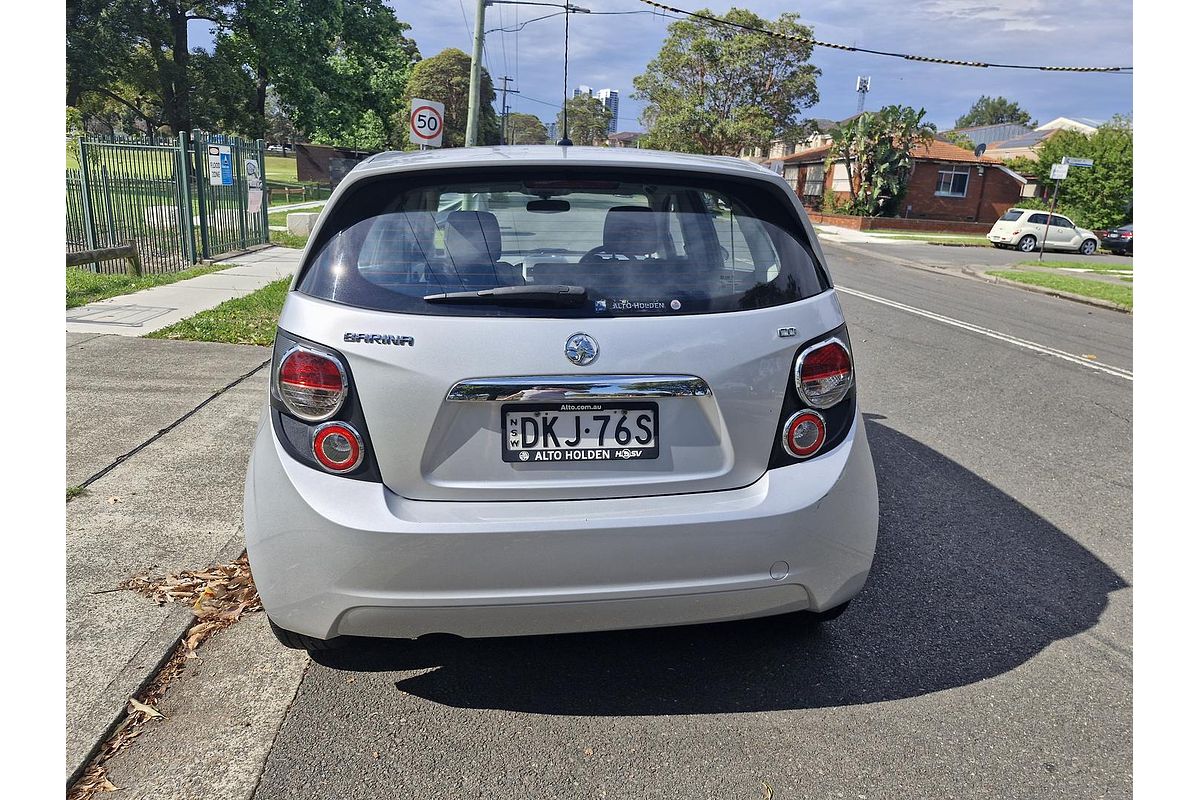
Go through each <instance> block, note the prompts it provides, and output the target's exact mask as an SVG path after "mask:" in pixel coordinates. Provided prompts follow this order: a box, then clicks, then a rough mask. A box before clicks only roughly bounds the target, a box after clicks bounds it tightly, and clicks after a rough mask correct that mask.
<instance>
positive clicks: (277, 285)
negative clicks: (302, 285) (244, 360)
mask: <svg viewBox="0 0 1200 800" xmlns="http://www.w3.org/2000/svg"><path fill="white" fill-rule="evenodd" d="M291 282H292V279H291V278H280V279H279V280H277V281H274V282H273V283H268V284H267V285H266V286H264V287H262V288H261V289H259V290H258V291H255V292H252V293H250V294H248V295H246V296H245V297H235V298H234V299H232V300H226V301H225V302H224V303H221V305H219V306H217V307H216V308H210V309H209V310H208V311H201V312H200V313H199V314H195V315H193V316H190V317H188V318H187V319H184V320H180V321H179V322H176V323H175V324H174V325H169V326H167V327H165V328H162V329H160V330H157V331H155V332H154V333H151V334H147V337H148V338H151V339H181V340H186V341H192V342H224V343H226V344H258V345H264V346H267V345H270V344H271V343H272V342H274V341H275V328H276V326H277V325H278V323H279V312H280V311H281V310H282V309H283V301H284V298H286V297H287V293H288V286H289V285H290V284H291Z"/></svg>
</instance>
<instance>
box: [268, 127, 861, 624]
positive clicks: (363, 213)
mask: <svg viewBox="0 0 1200 800" xmlns="http://www.w3.org/2000/svg"><path fill="white" fill-rule="evenodd" d="M538 150H540V151H541V152H546V151H550V149H549V148H544V149H535V150H534V152H537V151H538ZM572 151H573V152H572V153H571V158H563V159H560V160H555V159H554V158H553V157H550V156H544V157H537V156H533V155H526V156H525V157H524V158H522V159H516V158H515V157H514V155H513V154H514V153H518V154H519V153H527V152H528V151H510V150H505V149H498V150H496V151H492V152H494V153H496V154H498V155H497V156H496V157H495V158H494V160H492V161H485V162H484V163H482V164H474V165H472V166H470V168H461V167H459V166H458V165H456V164H455V163H454V162H453V161H448V162H443V163H445V166H442V167H440V168H432V167H430V166H422V164H424V163H427V162H423V161H421V160H419V159H397V160H396V162H395V163H394V164H392V165H389V166H387V167H382V166H379V167H376V168H375V169H371V168H369V167H370V165H368V168H367V169H361V170H359V171H358V172H357V174H352V175H351V177H350V178H348V179H347V184H346V185H345V186H343V187H341V188H340V189H339V191H338V194H337V195H335V197H334V199H333V200H332V201H331V205H330V208H329V209H327V211H326V212H325V214H324V216H323V217H322V220H321V224H320V227H319V228H318V230H317V231H316V232H315V233H314V235H313V239H312V241H311V243H310V245H309V248H308V250H307V251H306V254H305V258H304V263H303V265H302V267H301V270H300V273H299V275H298V277H297V281H296V283H295V285H294V287H293V291H292V292H291V293H290V294H289V296H288V299H287V301H286V303H285V306H284V310H283V313H282V315H281V318H280V322H279V332H278V336H277V339H276V344H275V352H274V358H273V363H272V390H271V400H270V408H269V410H268V414H267V418H266V420H265V422H264V424H263V425H262V427H261V428H260V431H259V434H258V438H257V441H256V443H255V448H254V453H253V456H252V459H251V465H250V470H249V473H248V475H247V483H246V538H247V546H248V549H249V553H250V558H251V562H252V566H253V569H254V574H255V580H256V584H257V586H258V589H259V592H260V595H261V596H262V598H263V602H264V606H265V607H266V610H267V612H268V614H269V616H270V617H271V619H272V621H273V622H274V623H276V624H277V625H278V626H279V627H280V628H283V629H285V630H287V631H292V632H295V633H298V634H301V635H303V636H308V637H314V638H316V639H330V638H333V637H336V636H341V635H360V636H395V637H414V636H420V635H423V634H426V633H435V632H445V633H453V634H459V635H463V636H494V635H513V634H526V633H550V632H563V631H583V630H599V629H610V628H623V627H646V626H657V625H673V624H681V623H692V622H708V621H717V620H726V619H738V618H744V617H752V616H761V615H765V614H773V613H783V612H789V611H813V612H822V611H827V610H829V609H834V608H837V607H839V606H841V605H842V604H844V603H846V602H848V601H849V600H850V598H852V597H853V596H854V594H855V593H857V592H858V590H859V589H860V588H861V587H862V585H863V583H864V581H865V579H866V576H867V572H868V570H869V568H870V564H871V560H872V557H873V553H874V547H875V537H876V528H877V522H878V504H877V497H876V486H875V477H874V470H873V467H872V463H871V457H870V452H869V449H868V447H867V442H866V438H865V434H864V431H863V424H862V420H861V416H860V414H859V412H858V408H857V400H856V391H855V376H854V370H853V356H852V353H851V348H850V339H849V336H848V334H847V331H846V327H845V321H844V318H843V315H842V311H841V308H840V306H839V304H838V301H837V298H836V296H835V294H834V292H833V290H832V287H831V285H830V281H829V277H828V274H827V272H826V270H825V269H824V267H823V265H822V264H821V258H820V255H819V250H818V248H817V247H816V245H815V244H814V239H813V235H812V230H811V227H810V226H809V225H808V224H807V222H806V220H804V218H803V216H802V211H801V210H800V209H799V207H798V205H797V204H796V202H795V198H794V195H792V194H791V193H790V192H789V191H788V190H787V187H786V184H784V183H783V182H782V181H781V180H779V179H777V178H776V177H774V176H772V175H769V174H767V173H766V172H758V171H751V170H748V169H746V168H744V167H741V166H736V167H735V166H732V165H731V166H727V167H726V166H724V165H723V164H722V162H720V161H717V160H707V159H699V158H690V159H684V160H681V161H680V163H675V164H672V165H671V167H672V168H671V169H663V168H655V167H654V166H653V164H654V162H653V161H650V160H648V159H646V158H645V156H640V157H639V158H638V159H637V160H634V161H632V162H630V161H623V160H621V159H616V158H613V157H612V156H610V155H608V154H593V155H588V154H587V151H586V150H585V149H583V148H579V149H575V148H572ZM580 151H583V152H582V153H581V152H580ZM550 152H552V153H558V152H559V151H558V150H553V151H550ZM500 154H503V157H501V155H500ZM513 161H519V163H516V164H512V163H511V162H513Z"/></svg>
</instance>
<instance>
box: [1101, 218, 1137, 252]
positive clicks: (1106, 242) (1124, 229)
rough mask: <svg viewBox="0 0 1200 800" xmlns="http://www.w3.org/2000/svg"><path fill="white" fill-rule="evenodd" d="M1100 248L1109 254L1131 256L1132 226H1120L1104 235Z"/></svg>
mask: <svg viewBox="0 0 1200 800" xmlns="http://www.w3.org/2000/svg"><path fill="white" fill-rule="evenodd" d="M1100 246H1101V247H1103V248H1104V249H1105V250H1108V251H1109V252H1110V253H1120V254H1122V255H1126V256H1131V255H1133V225H1122V226H1121V227H1119V228H1114V229H1112V230H1111V231H1107V232H1106V233H1105V234H1104V238H1103V239H1101V240H1100Z"/></svg>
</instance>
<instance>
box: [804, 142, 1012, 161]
mask: <svg viewBox="0 0 1200 800" xmlns="http://www.w3.org/2000/svg"><path fill="white" fill-rule="evenodd" d="M831 149H832V145H822V146H821V147H813V148H810V149H808V150H801V151H800V152H799V153H794V154H792V155H790V156H787V157H786V158H783V159H781V160H782V161H784V162H787V163H790V164H795V163H797V162H800V163H806V164H811V163H815V162H817V161H824V160H825V157H826V156H827V155H829V151H830V150H831ZM913 158H919V159H924V160H926V161H963V162H967V163H970V164H977V163H979V162H983V163H985V164H999V163H1000V159H997V158H992V157H991V156H988V155H984V156H983V157H982V158H976V157H975V154H974V153H973V152H971V151H970V150H964V149H963V148H961V147H959V146H958V145H956V144H950V143H949V142H943V141H942V140H940V139H934V140H933V141H932V142H930V143H929V144H927V145H921V144H919V145H917V146H916V147H914V148H913Z"/></svg>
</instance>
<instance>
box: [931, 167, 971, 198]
mask: <svg viewBox="0 0 1200 800" xmlns="http://www.w3.org/2000/svg"><path fill="white" fill-rule="evenodd" d="M970 178H971V168H970V167H969V166H968V167H940V168H939V169H938V185H937V191H936V192H934V194H936V195H938V196H939V197H966V196H967V181H968V180H970Z"/></svg>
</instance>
